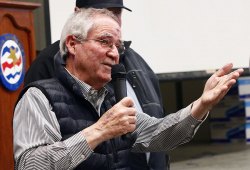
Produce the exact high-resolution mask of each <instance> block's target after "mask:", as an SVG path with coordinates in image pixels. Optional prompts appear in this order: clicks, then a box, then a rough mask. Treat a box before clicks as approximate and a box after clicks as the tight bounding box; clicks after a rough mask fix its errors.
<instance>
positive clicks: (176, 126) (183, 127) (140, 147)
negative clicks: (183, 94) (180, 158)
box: [132, 105, 204, 152]
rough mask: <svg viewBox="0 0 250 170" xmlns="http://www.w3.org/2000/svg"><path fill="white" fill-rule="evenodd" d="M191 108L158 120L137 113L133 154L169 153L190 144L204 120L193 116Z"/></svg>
mask: <svg viewBox="0 0 250 170" xmlns="http://www.w3.org/2000/svg"><path fill="white" fill-rule="evenodd" d="M191 107H192V105H189V106H188V107H186V108H184V109H182V110H180V111H178V112H176V113H173V114H169V115H167V116H166V117H164V118H161V119H157V118H154V117H150V116H148V115H147V114H144V113H137V128H136V130H135V131H134V132H133V134H136V135H137V139H136V141H135V144H134V145H133V148H132V151H133V152H148V151H150V152H159V151H169V150H172V149H174V148H175V147H177V146H179V145H181V144H184V143H186V142H189V141H190V140H191V139H192V138H193V136H194V135H195V133H196V131H197V130H198V128H199V126H200V125H201V123H202V122H203V121H204V120H197V119H195V118H193V117H192V116H191Z"/></svg>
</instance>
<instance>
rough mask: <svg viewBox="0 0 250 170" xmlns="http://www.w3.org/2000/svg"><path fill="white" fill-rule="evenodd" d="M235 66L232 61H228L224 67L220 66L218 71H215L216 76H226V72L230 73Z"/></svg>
mask: <svg viewBox="0 0 250 170" xmlns="http://www.w3.org/2000/svg"><path fill="white" fill-rule="evenodd" d="M232 68H233V64H232V63H228V64H226V65H224V66H223V67H222V68H220V69H219V70H218V71H216V72H215V73H214V75H215V76H218V77H221V76H224V75H225V74H227V73H229V72H230V71H231V70H232Z"/></svg>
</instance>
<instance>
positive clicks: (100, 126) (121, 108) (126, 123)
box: [82, 97, 136, 149]
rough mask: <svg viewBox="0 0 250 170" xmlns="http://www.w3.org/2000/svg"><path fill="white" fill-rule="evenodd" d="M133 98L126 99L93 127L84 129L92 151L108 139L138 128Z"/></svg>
mask: <svg viewBox="0 0 250 170" xmlns="http://www.w3.org/2000/svg"><path fill="white" fill-rule="evenodd" d="M133 106H134V103H133V101H132V99H131V98H129V97H125V98H123V99H122V100H121V101H120V102H118V103H117V104H116V105H114V106H113V107H112V108H111V109H109V110H108V111H107V112H106V113H104V114H103V115H102V117H101V118H100V119H99V120H98V121H97V122H96V123H95V124H93V125H92V126H90V127H88V128H86V129H84V130H83V131H82V132H83V135H84V137H85V138H86V140H87V142H88V144H89V146H90V147H91V149H94V148H95V147H96V146H97V145H98V144H100V143H101V142H103V141H106V140H108V139H111V138H114V137H118V136H121V135H124V134H126V133H129V132H133V131H134V130H135V128H136V109H135V108H134V107H133Z"/></svg>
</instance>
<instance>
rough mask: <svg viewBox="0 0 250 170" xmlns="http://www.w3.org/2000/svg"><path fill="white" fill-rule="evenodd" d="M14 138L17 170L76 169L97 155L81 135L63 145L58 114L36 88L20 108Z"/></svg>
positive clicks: (18, 105) (64, 142) (65, 141)
mask: <svg viewBox="0 0 250 170" xmlns="http://www.w3.org/2000/svg"><path fill="white" fill-rule="evenodd" d="M13 138H14V139H13V142H14V158H15V169H25V170H28V169H73V168H74V167H76V166H77V165H78V164H79V163H81V162H82V161H84V160H85V159H86V158H88V157H89V156H90V155H91V153H92V152H93V151H92V150H91V149H90V147H89V146H88V143H87V141H86V140H85V138H84V136H83V135H82V134H81V132H79V133H77V134H75V135H73V136H72V137H70V138H68V139H67V140H64V141H61V139H62V136H61V133H60V126H59V123H58V121H57V118H56V116H55V113H54V112H53V111H52V108H51V105H50V104H49V101H48V100H47V98H46V97H45V96H44V94H43V93H42V92H41V91H40V90H39V89H37V88H35V87H32V88H30V89H28V90H27V92H26V93H25V94H24V95H23V97H22V98H21V99H20V101H19V102H18V103H17V105H16V108H15V111H14V117H13Z"/></svg>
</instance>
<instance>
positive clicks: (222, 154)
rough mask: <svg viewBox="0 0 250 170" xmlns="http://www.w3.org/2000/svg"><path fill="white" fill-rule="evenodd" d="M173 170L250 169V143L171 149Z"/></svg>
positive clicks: (185, 146)
mask: <svg viewBox="0 0 250 170" xmlns="http://www.w3.org/2000/svg"><path fill="white" fill-rule="evenodd" d="M169 154H170V156H171V164H170V167H171V168H170V169H171V170H250V145H247V144H245V143H232V144H195V145H194V144H192V145H188V144H186V145H183V146H181V147H179V148H176V149H175V150H173V151H171V152H170V153H169Z"/></svg>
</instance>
